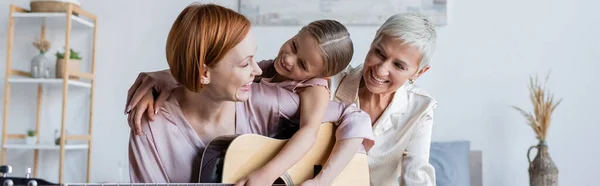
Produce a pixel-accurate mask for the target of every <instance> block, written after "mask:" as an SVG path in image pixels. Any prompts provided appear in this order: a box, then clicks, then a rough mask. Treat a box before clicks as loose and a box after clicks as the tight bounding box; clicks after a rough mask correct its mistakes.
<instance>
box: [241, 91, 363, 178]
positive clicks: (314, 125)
mask: <svg viewBox="0 0 600 186" xmlns="http://www.w3.org/2000/svg"><path fill="white" fill-rule="evenodd" d="M299 95H300V129H299V130H298V131H297V132H296V133H295V134H294V135H293V136H292V138H290V139H289V140H288V142H287V143H286V145H285V146H284V147H283V149H281V151H280V152H279V153H278V154H277V155H275V157H274V158H273V159H272V160H271V161H269V162H268V163H267V164H265V165H264V166H263V167H262V168H261V169H259V170H257V171H256V172H255V173H256V174H257V175H260V176H259V177H261V178H264V179H265V180H268V181H269V182H268V183H266V184H272V183H273V182H274V181H275V180H276V179H277V178H278V177H279V176H281V175H282V174H283V173H284V172H285V171H287V170H288V169H289V168H291V167H292V166H293V165H294V164H296V163H297V162H298V161H300V159H301V158H302V157H304V155H305V154H306V153H307V152H308V151H309V150H310V149H311V148H312V146H313V145H314V144H315V142H316V139H317V134H318V132H319V128H320V126H321V123H322V120H323V116H324V114H325V111H326V109H327V106H328V104H329V91H328V90H327V88H326V87H323V86H313V87H306V88H303V90H302V91H301V92H300V93H299ZM290 101H291V100H290ZM361 142H362V140H361ZM359 144H360V143H359ZM355 150H356V149H355ZM354 152H356V151H353V153H354ZM342 166H343V165H342ZM251 179H252V178H251Z"/></svg>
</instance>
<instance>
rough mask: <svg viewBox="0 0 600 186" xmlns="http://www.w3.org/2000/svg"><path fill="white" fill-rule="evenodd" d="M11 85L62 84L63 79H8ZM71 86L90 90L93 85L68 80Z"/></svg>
mask: <svg viewBox="0 0 600 186" xmlns="http://www.w3.org/2000/svg"><path fill="white" fill-rule="evenodd" d="M8 82H9V83H42V84H61V85H62V83H63V79H56V78H26V77H22V78H17V77H11V78H8ZM68 84H69V85H73V86H76V87H83V88H90V87H92V85H91V84H90V83H86V82H83V81H79V80H68Z"/></svg>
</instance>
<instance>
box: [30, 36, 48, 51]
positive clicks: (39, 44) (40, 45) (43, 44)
mask: <svg viewBox="0 0 600 186" xmlns="http://www.w3.org/2000/svg"><path fill="white" fill-rule="evenodd" d="M33 46H35V48H37V49H38V50H39V51H40V53H42V54H43V53H46V52H48V50H49V49H50V41H48V40H45V39H39V40H37V41H34V42H33Z"/></svg>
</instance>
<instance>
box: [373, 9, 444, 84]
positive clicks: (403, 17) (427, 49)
mask: <svg viewBox="0 0 600 186" xmlns="http://www.w3.org/2000/svg"><path fill="white" fill-rule="evenodd" d="M383 35H387V36H391V37H394V38H396V39H400V40H403V41H404V43H406V44H410V45H412V46H414V47H416V48H418V50H419V52H421V55H422V57H423V58H422V60H421V61H420V63H419V69H418V70H417V72H418V71H419V70H421V69H423V68H425V67H427V66H428V65H429V63H430V62H431V57H432V56H433V52H434V50H435V45H436V37H437V36H436V31H435V26H434V25H433V22H431V21H429V20H428V19H427V18H426V17H425V16H423V15H421V14H416V13H400V14H396V15H393V16H391V17H389V18H388V19H387V20H386V21H385V22H384V23H383V25H381V27H379V29H378V30H377V33H376V35H375V39H374V40H373V43H378V42H379V41H380V40H381V37H382V36H383Z"/></svg>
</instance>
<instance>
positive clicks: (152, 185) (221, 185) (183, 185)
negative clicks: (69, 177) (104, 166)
mask: <svg viewBox="0 0 600 186" xmlns="http://www.w3.org/2000/svg"><path fill="white" fill-rule="evenodd" d="M60 185H61V186H233V185H234V184H230V183H105V184H100V183H69V184H60ZM273 186H286V185H285V184H273Z"/></svg>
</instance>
